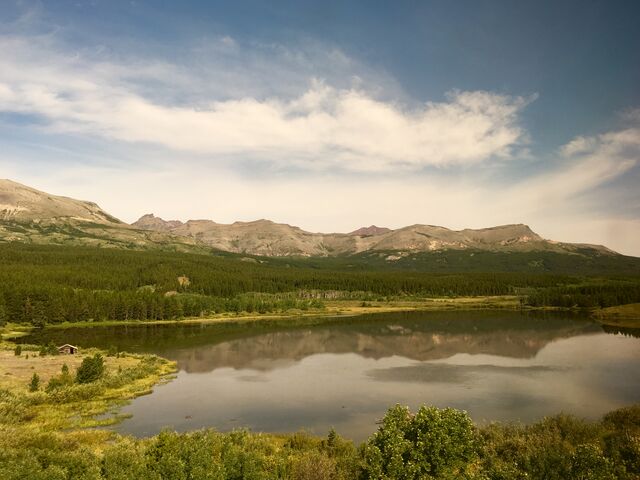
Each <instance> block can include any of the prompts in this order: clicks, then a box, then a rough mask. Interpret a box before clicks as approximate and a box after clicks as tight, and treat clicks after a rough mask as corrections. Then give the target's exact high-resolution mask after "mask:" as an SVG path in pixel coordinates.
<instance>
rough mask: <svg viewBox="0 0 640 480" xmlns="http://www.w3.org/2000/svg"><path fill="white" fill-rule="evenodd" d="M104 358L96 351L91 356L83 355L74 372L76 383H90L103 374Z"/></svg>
mask: <svg viewBox="0 0 640 480" xmlns="http://www.w3.org/2000/svg"><path fill="white" fill-rule="evenodd" d="M104 369H105V367H104V359H103V358H102V355H100V354H99V353H96V354H95V355H94V356H93V357H85V358H84V359H83V360H82V363H81V364H80V366H79V367H78V371H77V372H76V382H77V383H81V384H82V383H91V382H95V381H96V380H99V379H100V378H102V376H103V375H104Z"/></svg>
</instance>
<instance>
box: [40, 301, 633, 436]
mask: <svg viewBox="0 0 640 480" xmlns="http://www.w3.org/2000/svg"><path fill="white" fill-rule="evenodd" d="M311 323H313V321H311ZM45 333H47V332H45ZM49 333H51V332H49ZM625 333H626V332H625ZM57 334H62V335H61V337H62V336H64V335H67V336H65V337H64V339H65V341H70V340H69V339H70V337H69V335H78V337H77V338H73V337H71V340H72V341H71V343H74V342H75V343H79V344H80V345H81V346H86V345H100V346H105V345H117V346H119V347H120V348H121V349H127V350H135V351H152V352H156V353H159V354H161V355H164V356H167V357H169V358H171V359H174V360H176V361H177V362H178V366H179V369H180V372H179V373H178V376H177V378H176V379H175V380H174V381H173V382H171V383H169V384H167V385H163V386H160V387H157V388H156V389H155V392H154V393H153V394H152V395H149V396H146V397H140V398H138V399H136V400H135V401H134V402H133V403H132V404H131V405H129V406H128V407H126V408H125V409H124V412H123V413H131V414H133V417H132V418H130V419H128V420H126V421H125V422H123V423H122V424H121V425H120V426H119V427H118V429H119V430H120V431H122V432H125V433H132V434H135V435H151V434H154V433H157V432H158V431H159V430H161V429H162V428H163V427H171V428H175V429H178V430H189V429H194V428H200V427H205V426H211V427H215V428H218V429H220V430H229V429H233V428H238V427H249V428H251V429H253V430H256V431H292V430H298V429H300V428H305V429H307V430H310V431H311V432H314V433H317V434H325V433H326V432H327V431H328V429H329V428H330V427H332V426H333V427H335V428H336V429H337V430H338V432H340V433H342V434H343V435H345V436H347V437H350V438H353V439H355V440H362V439H364V438H366V437H367V436H368V435H369V434H370V433H371V432H372V431H373V430H374V429H375V426H376V425H375V422H376V420H378V419H379V418H381V417H382V415H383V414H384V412H385V410H386V409H387V408H388V407H389V406H391V405H394V404H395V403H403V404H408V405H410V406H412V407H413V408H415V407H417V406H418V405H420V404H422V403H427V404H434V405H437V406H441V407H444V406H452V407H456V408H463V409H466V410H468V411H469V412H470V414H471V415H472V417H473V418H474V419H475V420H477V421H484V420H522V421H532V420H536V419H539V418H541V417H542V416H544V415H549V414H554V413H558V412H560V411H566V412H571V413H574V414H576V415H580V416H585V417H591V418H595V417H597V416H599V415H601V414H602V413H604V412H606V411H609V410H611V409H613V408H617V407H619V406H622V405H625V404H629V403H634V402H638V401H640V368H639V367H640V340H639V339H638V338H635V337H633V336H624V335H619V334H607V333H605V332H603V330H602V328H601V327H600V326H599V325H597V324H595V323H591V322H588V321H585V320H579V319H574V318H566V317H564V316H546V317H539V316H532V315H523V314H519V313H515V312H498V313H496V312H474V313H468V312H448V313H441V312H440V313H429V314H425V313H412V314H394V315H379V316H368V317H366V316H365V317H358V318H350V319H342V320H339V321H336V322H334V323H331V324H329V325H313V324H310V325H299V326H298V327H296V328H286V324H281V323H278V322H272V323H270V324H268V323H261V324H255V325H251V326H250V328H247V326H245V327H244V328H238V327H232V326H229V325H216V326H193V325H191V326H187V325H180V326H177V327H176V326H171V327H167V326H165V327H152V328H148V327H145V328H133V329H132V328H129V329H128V331H127V333H126V335H123V334H122V333H121V330H117V329H115V330H109V329H89V330H87V331H86V332H82V333H79V332H78V331H75V330H74V331H68V332H66V333H63V332H57ZM60 339H62V338H60Z"/></svg>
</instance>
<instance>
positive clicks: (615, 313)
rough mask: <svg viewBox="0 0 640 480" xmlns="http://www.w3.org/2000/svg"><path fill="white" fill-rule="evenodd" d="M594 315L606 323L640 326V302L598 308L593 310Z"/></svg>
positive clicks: (618, 325)
mask: <svg viewBox="0 0 640 480" xmlns="http://www.w3.org/2000/svg"><path fill="white" fill-rule="evenodd" d="M593 316H594V317H595V318H596V320H598V321H599V322H600V323H604V324H605V325H613V326H616V327H627V328H640V303H629V304H627V305H618V306H615V307H608V308H602V309H598V310H595V311H594V312H593Z"/></svg>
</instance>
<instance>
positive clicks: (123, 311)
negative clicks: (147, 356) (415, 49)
mask: <svg viewBox="0 0 640 480" xmlns="http://www.w3.org/2000/svg"><path fill="white" fill-rule="evenodd" d="M321 263H322V262H313V261H311V262H309V263H308V264H307V263H305V262H304V261H303V260H300V259H296V260H295V261H292V262H291V263H288V262H287V260H286V259H255V258H249V257H242V256H238V255H236V256H234V255H201V254H188V253H177V252H165V251H127V250H117V249H108V248H104V249H101V248H91V247H65V246H51V245H24V244H16V243H12V244H4V245H0V324H1V323H3V322H6V321H13V322H20V323H31V324H33V325H36V326H43V325H45V324H49V323H53V324H55V323H61V322H65V321H67V322H78V321H87V320H95V321H101V320H166V319H178V318H182V317H194V316H201V315H208V314H212V313H221V312H245V311H246V312H257V313H267V312H277V311H284V310H290V309H301V310H305V309H309V308H320V307H322V298H323V297H325V298H332V297H337V298H340V297H341V296H345V295H347V296H348V297H349V298H359V297H362V298H363V299H367V300H370V299H387V298H390V297H406V296H423V297H424V296H427V297H441V296H451V297H455V296H473V295H509V294H512V295H523V298H526V300H523V301H524V302H525V303H527V304H529V305H532V306H543V305H555V306H568V307H571V306H576V305H577V306H581V307H590V306H597V305H600V306H602V305H605V304H606V305H607V306H608V305H610V304H620V303H628V302H630V301H640V295H639V292H640V282H639V281H638V278H637V277H636V278H632V277H626V278H619V279H616V278H614V279H598V280H597V281H595V282H594V281H593V280H590V282H591V284H592V285H588V286H581V285H583V284H584V281H585V280H584V278H580V277H575V276H569V275H557V274H531V273H508V272H503V273H499V272H492V273H455V274H452V273H429V272H418V271H393V270H382V269H362V268H358V269H357V270H356V271H353V270H350V269H349V265H348V264H345V265H344V266H343V267H341V268H340V269H337V268H336V267H335V264H333V265H332V264H329V265H332V266H331V267H330V268H323V267H322V266H321V265H320V264H321Z"/></svg>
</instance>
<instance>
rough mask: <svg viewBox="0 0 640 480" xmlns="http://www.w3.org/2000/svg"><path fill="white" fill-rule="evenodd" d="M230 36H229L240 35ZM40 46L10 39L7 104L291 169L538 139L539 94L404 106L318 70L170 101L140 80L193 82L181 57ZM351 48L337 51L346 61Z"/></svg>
mask: <svg viewBox="0 0 640 480" xmlns="http://www.w3.org/2000/svg"><path fill="white" fill-rule="evenodd" d="M222 43H223V44H224V45H226V46H228V44H229V40H226V41H225V39H223V40H222ZM36 45H37V49H36V50H34V48H33V44H31V43H28V42H26V41H25V40H24V39H22V38H19V37H18V38H16V37H1V38H0V51H1V52H2V53H0V111H4V112H18V113H25V114H31V115H37V116H39V117H41V118H42V119H43V120H44V121H45V122H46V123H45V125H46V127H44V128H46V129H47V130H48V131H51V132H55V133H73V134H82V135H95V136H100V137H104V138H108V139H115V140H119V141H124V142H146V143H150V144H155V145H160V146H163V147H166V148H169V149H172V150H176V151H182V152H189V153H193V154H198V155H207V156H209V157H212V158H220V157H235V158H246V159H251V160H253V161H260V162H265V163H267V164H275V165H276V166H278V167H285V168H286V167H291V166H294V167H296V168H303V169H312V170H322V169H330V168H339V169H344V170H352V171H362V172H367V171H388V170H398V169H400V170H418V169H421V168H424V167H427V166H449V165H471V164H477V163H481V162H486V161H488V160H491V159H495V158H502V159H507V158H510V157H512V155H513V154H514V152H515V151H517V149H518V148H519V147H520V146H522V145H523V144H524V143H526V140H527V137H526V132H525V131H524V130H523V129H522V128H521V127H520V126H519V124H518V114H519V113H520V111H521V110H522V108H524V106H525V105H526V104H527V103H528V101H530V100H531V99H529V100H527V99H524V98H522V97H510V96H505V95H499V94H495V93H490V92H483V91H474V92H459V91H454V92H450V93H449V94H448V95H447V98H446V100H445V101H443V102H429V103H426V104H423V105H413V106H404V105H400V104H397V103H394V102H391V101H389V100H382V99H380V98H378V97H376V96H375V95H373V94H372V93H371V92H369V91H366V90H364V89H362V88H356V87H345V88H338V87H335V86H332V85H329V84H326V83H324V82H323V81H318V80H314V81H312V82H311V84H310V86H309V87H308V89H307V90H306V91H304V92H302V93H300V94H298V95H297V96H294V97H291V98H280V97H274V96H268V97H266V98H258V97H255V96H242V97H237V98H230V99H229V98H228V99H223V100H218V99H214V100H212V101H210V102H208V103H204V102H203V99H200V102H199V103H198V104H197V105H195V104H187V105H184V104H171V103H169V104H167V103H165V102H162V101H161V100H160V99H157V98H150V97H149V96H145V95H144V88H143V87H140V85H135V83H136V82H138V83H142V84H144V83H145V82H149V81H151V80H152V79H153V76H154V75H155V76H158V77H160V78H155V82H156V83H160V84H162V83H163V82H165V81H167V79H166V78H165V77H168V81H169V82H170V83H171V82H176V81H177V82H179V83H187V82H188V77H187V78H184V75H185V72H183V71H181V70H180V68H178V67H177V66H174V65H170V64H158V63H155V64H145V65H142V68H139V67H138V66H137V65H131V64H127V65H122V64H118V63H113V62H104V61H102V62H97V61H94V60H91V59H90V58H87V57H85V56H75V55H65V54H64V53H62V52H59V51H57V50H56V49H55V48H53V47H52V46H50V45H49V42H47V43H45V44H44V45H43V44H39V45H38V44H37V42H36ZM330 55H331V56H332V57H335V56H336V55H338V54H337V53H336V52H335V51H334V52H331V53H330ZM343 56H344V55H343V54H340V55H338V57H339V58H338V60H337V61H339V62H343V63H344V62H346V60H344V59H342V57H343ZM134 77H135V78H134ZM199 81H200V79H198V78H194V79H193V82H194V83H196V84H197V83H198V82H199ZM158 88H159V89H161V88H162V87H161V86H159V87H158Z"/></svg>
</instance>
